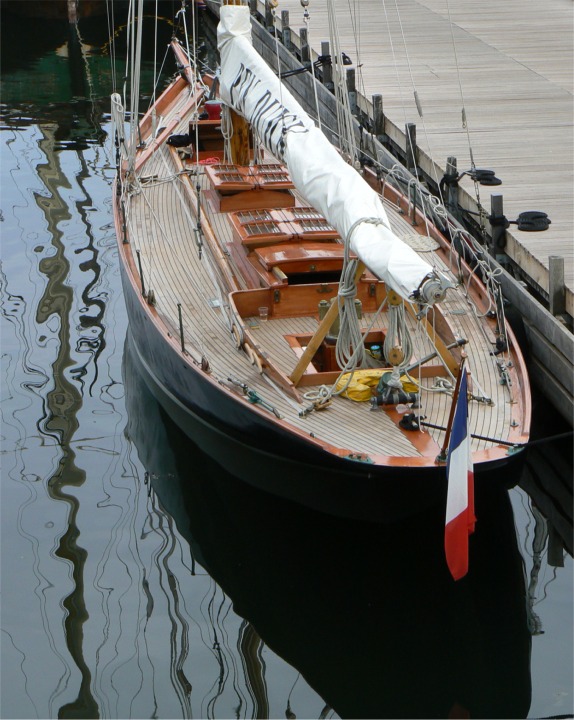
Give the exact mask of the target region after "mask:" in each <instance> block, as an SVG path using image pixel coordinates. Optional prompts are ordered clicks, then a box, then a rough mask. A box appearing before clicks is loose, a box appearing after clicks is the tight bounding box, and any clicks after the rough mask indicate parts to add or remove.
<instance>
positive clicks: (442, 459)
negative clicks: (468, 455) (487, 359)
mask: <svg viewBox="0 0 574 720" xmlns="http://www.w3.org/2000/svg"><path fill="white" fill-rule="evenodd" d="M465 360H466V358H465V357H463V358H462V360H461V363H460V367H459V369H458V376H457V378H456V385H455V386H454V393H453V395H452V403H451V406H450V414H449V416H448V423H447V424H446V432H445V435H444V442H443V446H442V450H441V451H440V455H439V456H438V458H437V460H438V461H439V462H446V458H447V451H448V444H449V442H450V434H451V431H452V424H453V422H454V412H455V410H456V404H457V401H458V395H459V393H460V383H461V381H462V373H463V372H464V361H465Z"/></svg>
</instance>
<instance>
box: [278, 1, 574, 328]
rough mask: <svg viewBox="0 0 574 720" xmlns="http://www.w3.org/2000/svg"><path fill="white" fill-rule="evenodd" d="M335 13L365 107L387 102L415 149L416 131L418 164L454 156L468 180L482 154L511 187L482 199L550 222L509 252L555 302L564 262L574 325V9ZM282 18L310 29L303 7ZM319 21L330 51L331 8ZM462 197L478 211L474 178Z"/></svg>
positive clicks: (287, 6)
mask: <svg viewBox="0 0 574 720" xmlns="http://www.w3.org/2000/svg"><path fill="white" fill-rule="evenodd" d="M336 4H337V6H338V8H339V12H338V23H339V27H338V29H339V36H340V44H341V48H342V50H343V51H344V52H345V53H346V54H347V55H348V56H349V57H350V58H351V60H352V61H353V64H354V67H355V68H356V86H357V91H358V92H359V93H360V94H361V95H362V96H363V97H364V98H365V99H369V98H371V97H372V96H373V95H374V94H379V93H380V94H382V96H383V112H384V116H385V133H386V134H388V135H390V136H391V137H392V139H394V140H395V142H396V143H397V144H398V145H400V144H402V145H403V147H404V142H405V141H404V130H405V126H406V124H408V123H416V128H417V133H416V140H417V145H418V147H419V156H418V162H419V165H421V167H423V169H425V170H429V171H430V172H431V173H433V174H434V173H435V172H436V171H437V166H438V168H441V169H442V171H443V172H444V170H445V169H446V161H447V158H448V157H449V156H454V157H455V158H456V159H457V166H458V170H459V172H461V171H463V170H466V169H469V168H470V167H471V151H472V157H473V158H474V162H475V164H476V166H477V167H479V168H480V167H485V168H491V169H494V170H495V172H496V175H497V177H499V178H500V179H501V180H502V185H500V186H498V187H486V188H485V187H480V188H479V192H480V200H481V204H482V205H483V206H484V207H485V208H486V209H487V210H488V211H490V205H491V203H490V197H489V196H490V194H491V193H497V194H500V193H502V195H503V201H504V215H505V216H506V217H507V219H508V220H515V219H516V218H517V217H518V215H519V213H521V212H523V211H527V210H540V211H543V212H545V213H547V214H548V216H549V217H550V219H551V221H552V222H551V225H550V227H549V229H548V230H546V231H545V232H539V233H532V232H524V231H520V230H518V229H516V226H515V225H510V228H509V229H508V231H507V233H506V238H507V243H506V248H505V253H506V254H507V255H508V256H509V257H510V258H511V259H512V260H513V261H514V262H516V263H517V265H519V267H520V268H521V269H522V271H523V272H524V273H525V274H526V275H527V276H528V277H529V278H531V279H532V280H533V281H534V282H535V283H536V285H538V286H539V287H540V288H541V289H542V291H543V293H548V291H549V282H550V281H549V265H550V261H549V258H550V257H551V256H561V257H563V258H564V281H565V288H566V297H565V310H566V313H567V314H568V315H570V317H572V316H574V240H573V238H574V234H573V220H574V216H573V198H574V172H573V171H574V148H573V138H574V135H573V97H572V96H573V67H574V64H573V44H574V43H573V38H574V34H573V31H572V27H573V10H572V3H571V2H570V0H554V1H553V2H552V3H550V4H548V3H547V2H545V0H531V1H530V2H528V3H524V2H521V1H519V0H509V1H508V2H505V3H503V4H501V3H498V2H495V1H494V0H487V2H486V3H480V4H479V5H477V4H476V3H471V2H469V1H468V0H465V1H464V2H457V3H452V7H450V5H449V3H448V1H447V0H417V1H416V2H415V0H401V3H400V4H399V5H397V3H385V2H381V0H361V2H359V3H349V2H348V1H347V0H337V3H336ZM281 11H289V17H290V25H291V28H293V29H294V32H293V35H294V36H295V35H296V34H297V32H298V31H297V30H296V28H301V27H306V25H305V22H304V20H303V11H302V8H301V4H300V2H299V0H280V2H279V5H278V7H277V11H276V12H277V15H278V16H280V14H281ZM399 11H400V15H399ZM309 12H310V22H309V24H308V28H309V42H310V45H311V46H312V47H313V48H315V49H318V50H320V47H321V41H323V40H328V39H329V27H328V18H327V9H326V3H324V2H313V1H312V0H311V2H310V4H309ZM351 12H353V13H354V14H351ZM293 41H294V42H296V37H293ZM415 91H416V95H417V96H418V104H419V106H420V109H421V111H422V117H421V116H420V114H419V109H418V108H417V102H416V100H415ZM359 102H360V101H359ZM367 102H368V100H367ZM463 108H464V110H465V115H466V120H467V127H466V128H465V127H463V122H462V116H463ZM425 165H426V167H425ZM433 165H434V166H435V167H433ZM460 186H461V188H463V189H465V190H466V191H467V193H468V196H469V197H470V199H471V200H472V199H473V197H474V196H475V195H476V191H475V187H474V182H473V181H472V180H471V179H470V178H469V177H468V176H466V177H464V178H463V179H462V180H461V181H460Z"/></svg>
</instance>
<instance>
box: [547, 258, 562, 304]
mask: <svg viewBox="0 0 574 720" xmlns="http://www.w3.org/2000/svg"><path fill="white" fill-rule="evenodd" d="M548 306H549V310H550V312H551V313H552V315H554V316H555V317H556V315H563V314H564V313H565V312H566V288H565V286H564V258H563V257H562V256H561V255H550V256H549V257H548Z"/></svg>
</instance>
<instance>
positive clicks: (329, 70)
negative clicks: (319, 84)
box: [321, 40, 334, 90]
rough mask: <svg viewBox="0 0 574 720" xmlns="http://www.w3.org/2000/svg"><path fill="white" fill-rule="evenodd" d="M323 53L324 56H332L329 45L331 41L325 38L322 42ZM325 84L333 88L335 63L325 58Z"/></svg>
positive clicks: (323, 65)
mask: <svg viewBox="0 0 574 720" xmlns="http://www.w3.org/2000/svg"><path fill="white" fill-rule="evenodd" d="M321 55H322V57H324V58H329V57H330V56H331V49H330V47H329V41H328V40H323V41H322V42H321ZM322 67H323V85H324V86H325V87H326V88H327V89H328V90H332V89H333V87H334V86H333V65H332V64H331V62H330V61H329V60H323V64H322Z"/></svg>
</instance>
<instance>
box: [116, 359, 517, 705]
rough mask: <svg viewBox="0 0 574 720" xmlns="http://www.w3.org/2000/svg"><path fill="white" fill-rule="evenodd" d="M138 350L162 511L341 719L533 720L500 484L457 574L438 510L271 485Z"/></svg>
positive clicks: (134, 421)
mask: <svg viewBox="0 0 574 720" xmlns="http://www.w3.org/2000/svg"><path fill="white" fill-rule="evenodd" d="M133 360H134V358H133V356H132V354H131V353H130V352H128V353H126V354H125V355H124V377H125V383H126V402H127V407H128V412H129V424H128V429H127V432H128V436H129V437H130V438H131V439H132V440H133V442H134V443H135V445H136V447H137V449H138V455H139V458H140V461H141V462H142V463H143V465H144V467H145V469H146V470H147V477H148V478H149V482H150V483H151V486H152V488H153V490H154V491H155V492H156V493H157V495H158V497H159V500H160V502H161V504H162V506H163V508H164V509H165V510H166V511H167V512H168V513H169V514H170V515H171V516H172V517H173V518H174V520H175V523H176V525H177V528H178V530H179V532H180V533H181V534H182V536H183V537H184V538H185V539H186V540H187V541H188V542H189V544H190V549H191V553H192V557H193V558H194V559H195V560H196V561H197V562H198V563H200V564H201V565H202V566H203V567H204V568H206V569H207V570H208V572H209V574H210V575H211V576H212V577H213V579H214V580H216V582H217V583H218V584H219V585H220V586H221V588H222V589H223V590H224V592H225V593H226V594H227V595H229V597H230V598H231V599H232V600H233V607H234V610H235V612H236V613H238V614H239V615H241V616H242V617H244V618H246V619H247V620H248V621H249V622H250V623H252V625H253V627H254V628H255V630H256V631H257V633H258V634H259V636H260V637H261V638H262V639H263V640H264V642H265V643H266V644H267V645H268V646H269V647H270V648H271V649H273V650H274V651H275V653H277V654H278V655H279V656H281V657H282V658H284V659H285V660H286V661H287V662H288V663H289V664H291V665H292V666H293V667H295V668H296V669H297V670H298V671H299V672H301V674H302V675H303V677H304V678H305V679H306V681H307V682H308V683H309V684H310V685H311V686H312V687H313V688H314V689H315V690H316V691H317V693H318V694H319V695H320V696H321V697H322V698H323V699H324V700H325V702H326V703H328V705H329V706H330V707H332V708H333V709H334V710H335V712H337V713H338V715H339V716H340V717H350V718H352V717H358V718H384V717H390V718H400V717H405V718H425V717H426V718H440V717H466V716H467V715H465V714H464V712H465V711H468V713H469V715H468V716H469V717H478V718H487V717H495V718H518V717H527V715H528V710H529V707H530V698H531V683H530V648H531V637H530V633H529V630H528V618H527V601H526V588H525V585H524V572H523V563H522V559H521V555H520V551H519V548H518V543H517V538H516V533H515V529H514V520H513V514H512V508H511V505H510V501H509V496H508V493H507V492H506V491H505V490H504V489H502V488H501V487H497V486H494V485H490V486H489V487H488V488H485V489H483V492H482V493H481V495H480V498H479V499H478V502H477V514H478V516H479V518H480V519H479V522H478V524H477V528H476V532H475V533H474V535H473V536H472V538H471V561H470V570H469V574H468V576H467V577H466V578H465V579H463V580H462V581H460V582H456V583H455V582H454V581H453V580H452V578H451V576H450V574H449V572H448V569H447V567H446V563H445V560H444V554H443V549H442V548H443V520H442V518H443V511H442V508H436V509H434V510H433V509H431V510H430V511H425V512H423V513H421V514H419V515H413V516H412V517H410V518H408V519H406V520H403V521H401V522H397V523H393V524H392V525H391V524H385V525H382V524H375V523H361V522H357V521H353V520H345V519H342V518H336V517H332V516H328V515H326V514H322V513H318V512H315V511H313V510H310V509H308V508H304V507H302V506H301V505H300V504H296V503H291V502H288V501H286V500H282V499H279V498H277V497H275V496H273V495H271V494H269V493H265V492H261V491H260V490H257V489H256V488H253V487H251V486H249V485H248V484H246V483H244V482H241V481H239V480H237V478H236V477H234V476H233V475H231V474H229V473H226V472H225V471H223V470H222V469H221V468H220V467H219V466H218V465H217V464H216V463H214V462H213V460H212V459H211V458H210V457H208V456H206V455H205V454H204V453H202V452H201V451H200V450H199V449H198V448H197V447H196V446H195V445H194V443H192V442H189V440H188V438H187V436H186V435H184V434H183V433H182V432H181V431H180V429H179V428H178V427H177V426H176V425H175V424H174V423H172V422H171V420H170V419H169V418H168V417H166V416H165V414H164V413H163V412H162V411H161V409H160V407H159V405H158V403H157V402H156V401H155V399H154V398H153V397H151V396H150V393H149V392H148V388H147V387H146V385H145V381H144V379H143V378H140V376H139V374H138V372H137V368H134V367H133V366H132V363H133ZM142 385H143V387H142ZM265 707H267V706H265ZM260 710H261V712H260V714H259V715H256V714H254V715H253V717H256V716H257V717H268V716H269V715H268V714H266V712H265V710H264V709H263V706H260ZM292 713H293V714H289V713H287V712H286V713H285V716H286V717H290V716H293V715H297V717H307V716H308V715H305V714H304V713H303V709H302V708H301V707H298V706H297V705H296V704H295V705H294V706H293V708H292Z"/></svg>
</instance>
